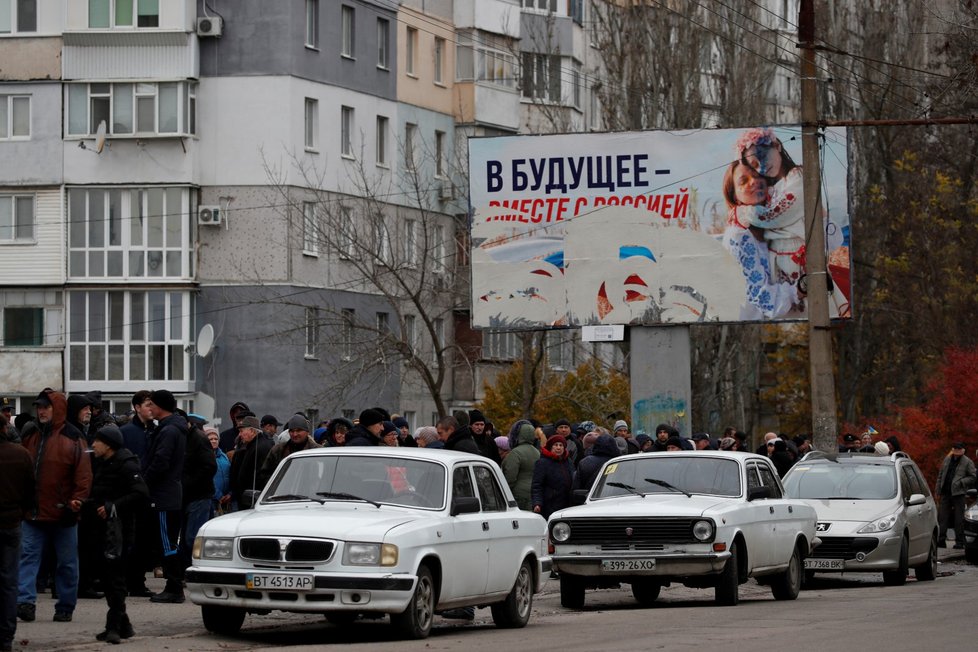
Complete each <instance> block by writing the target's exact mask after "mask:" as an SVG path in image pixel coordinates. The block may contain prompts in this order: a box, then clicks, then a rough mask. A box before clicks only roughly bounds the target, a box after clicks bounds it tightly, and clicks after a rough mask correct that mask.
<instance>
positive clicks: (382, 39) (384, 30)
mask: <svg viewBox="0 0 978 652" xmlns="http://www.w3.org/2000/svg"><path fill="white" fill-rule="evenodd" d="M390 40H391V23H390V21H389V20H387V19H386V18H378V19H377V67H378V68H384V69H385V70H386V69H387V68H389V67H390Z"/></svg>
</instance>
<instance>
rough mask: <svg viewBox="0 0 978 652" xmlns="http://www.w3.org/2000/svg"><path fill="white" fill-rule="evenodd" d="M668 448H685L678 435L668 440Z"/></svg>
mask: <svg viewBox="0 0 978 652" xmlns="http://www.w3.org/2000/svg"><path fill="white" fill-rule="evenodd" d="M666 446H675V447H676V448H682V447H683V440H682V439H680V438H679V437H678V436H676V435H672V436H671V437H669V439H667V440H666Z"/></svg>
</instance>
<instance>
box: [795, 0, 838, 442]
mask: <svg viewBox="0 0 978 652" xmlns="http://www.w3.org/2000/svg"><path fill="white" fill-rule="evenodd" d="M798 41H799V48H801V148H802V163H803V167H804V169H803V180H804V188H805V243H806V247H805V258H806V263H805V272H806V274H807V282H808V299H807V302H808V364H809V380H810V382H811V395H812V437H813V439H812V444H813V445H814V447H815V448H818V449H819V450H823V451H832V450H835V447H836V438H837V437H838V425H837V422H836V403H835V376H834V369H833V359H832V334H831V331H830V330H829V301H828V300H829V294H828V283H827V276H826V274H827V271H826V270H828V266H827V265H826V261H825V224H824V221H823V219H822V210H821V204H822V201H821V200H822V190H821V185H822V180H821V176H822V171H821V169H820V167H819V165H820V162H819V155H818V149H819V143H818V97H817V93H818V81H817V78H816V70H815V0H801V8H800V11H799V13H798Z"/></svg>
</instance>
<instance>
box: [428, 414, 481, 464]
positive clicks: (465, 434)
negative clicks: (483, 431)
mask: <svg viewBox="0 0 978 652" xmlns="http://www.w3.org/2000/svg"><path fill="white" fill-rule="evenodd" d="M435 429H436V430H437V431H438V439H440V440H442V441H443V442H445V448H446V449H448V450H450V451H460V452H462V453H472V454H473V455H482V451H481V450H479V446H478V444H476V443H475V439H473V438H472V433H471V431H469V427H468V426H462V425H459V423H458V421H457V420H456V419H455V417H442V418H441V419H440V420H439V421H438V423H436V424H435Z"/></svg>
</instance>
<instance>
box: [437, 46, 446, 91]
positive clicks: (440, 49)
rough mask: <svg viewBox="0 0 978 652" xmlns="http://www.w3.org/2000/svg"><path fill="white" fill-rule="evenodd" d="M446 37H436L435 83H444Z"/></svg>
mask: <svg viewBox="0 0 978 652" xmlns="http://www.w3.org/2000/svg"><path fill="white" fill-rule="evenodd" d="M444 63H445V39H443V38H441V37H438V36H436V37H435V83H436V84H441V83H444V72H443V70H442V69H443V68H444Z"/></svg>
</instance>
